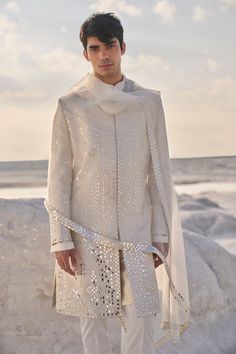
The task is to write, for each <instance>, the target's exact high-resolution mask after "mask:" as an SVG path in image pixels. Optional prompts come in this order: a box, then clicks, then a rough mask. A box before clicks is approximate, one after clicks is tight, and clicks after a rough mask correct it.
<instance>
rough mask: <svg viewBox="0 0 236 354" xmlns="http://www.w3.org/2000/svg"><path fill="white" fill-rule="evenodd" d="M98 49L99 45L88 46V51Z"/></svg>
mask: <svg viewBox="0 0 236 354" xmlns="http://www.w3.org/2000/svg"><path fill="white" fill-rule="evenodd" d="M98 47H99V45H97V44H91V45H89V46H88V49H94V48H98Z"/></svg>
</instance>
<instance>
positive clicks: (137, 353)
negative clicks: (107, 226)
mask: <svg viewBox="0 0 236 354" xmlns="http://www.w3.org/2000/svg"><path fill="white" fill-rule="evenodd" d="M124 83H125V78H124V76H123V80H122V81H120V82H118V83H117V84H116V85H115V86H116V87H119V88H120V89H123V88H124ZM120 263H121V264H120V265H121V304H122V307H123V311H124V315H125V318H126V321H127V322H126V324H127V332H125V330H124V328H123V326H121V354H154V353H155V329H154V325H155V317H154V316H148V317H142V318H139V317H137V314H136V309H135V306H134V303H133V295H132V289H131V285H130V281H129V278H128V275H127V271H126V268H125V263H124V258H123V254H122V252H120ZM80 326H81V338H82V342H83V347H84V354H93V353H94V348H96V354H111V353H112V352H111V342H110V337H109V331H108V326H107V319H106V318H101V319H91V318H81V319H80Z"/></svg>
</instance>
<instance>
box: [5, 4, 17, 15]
mask: <svg viewBox="0 0 236 354" xmlns="http://www.w3.org/2000/svg"><path fill="white" fill-rule="evenodd" d="M5 8H6V10H7V11H11V12H15V13H16V14H17V13H19V6H18V4H17V3H16V2H15V1H10V2H8V3H7V4H6V6H5Z"/></svg>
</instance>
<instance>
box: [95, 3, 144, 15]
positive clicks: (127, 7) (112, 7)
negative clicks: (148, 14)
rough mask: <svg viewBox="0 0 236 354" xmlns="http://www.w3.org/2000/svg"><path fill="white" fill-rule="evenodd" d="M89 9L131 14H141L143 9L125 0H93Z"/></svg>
mask: <svg viewBox="0 0 236 354" xmlns="http://www.w3.org/2000/svg"><path fill="white" fill-rule="evenodd" d="M89 9H91V10H93V11H106V12H120V13H124V14H126V15H129V16H141V15H142V10H141V9H140V8H139V7H137V6H135V5H131V4H129V3H128V2H127V1H125V0H98V1H97V2H93V3H92V4H91V5H90V6H89Z"/></svg>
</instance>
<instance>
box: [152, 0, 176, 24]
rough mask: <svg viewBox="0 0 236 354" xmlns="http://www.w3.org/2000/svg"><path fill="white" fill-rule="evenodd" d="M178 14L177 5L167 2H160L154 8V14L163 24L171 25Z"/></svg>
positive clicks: (162, 0) (165, 0)
mask: <svg viewBox="0 0 236 354" xmlns="http://www.w3.org/2000/svg"><path fill="white" fill-rule="evenodd" d="M175 12H176V7H175V5H172V4H171V3H170V2H169V1H167V0H161V1H158V2H157V4H156V5H155V6H154V13H156V14H157V15H159V16H160V17H161V19H162V22H163V23H170V22H172V21H173V19H174V16H175Z"/></svg>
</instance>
